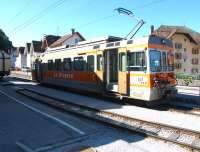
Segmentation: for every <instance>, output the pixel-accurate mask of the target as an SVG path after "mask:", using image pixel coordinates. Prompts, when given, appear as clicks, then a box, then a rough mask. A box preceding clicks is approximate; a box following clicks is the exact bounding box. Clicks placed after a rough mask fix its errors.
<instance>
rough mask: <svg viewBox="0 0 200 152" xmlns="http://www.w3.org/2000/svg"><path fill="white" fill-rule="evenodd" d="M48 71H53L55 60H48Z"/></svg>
mask: <svg viewBox="0 0 200 152" xmlns="http://www.w3.org/2000/svg"><path fill="white" fill-rule="evenodd" d="M48 70H49V71H52V70H53V60H48Z"/></svg>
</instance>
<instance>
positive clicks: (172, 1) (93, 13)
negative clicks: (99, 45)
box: [0, 0, 200, 46]
mask: <svg viewBox="0 0 200 152" xmlns="http://www.w3.org/2000/svg"><path fill="white" fill-rule="evenodd" d="M199 6H200V1H199V0H143V1H141V0H6V1H1V9H0V28H1V29H3V31H4V32H5V33H6V34H7V35H8V36H9V38H10V40H12V41H13V44H14V45H15V46H23V45H25V43H26V42H30V41H31V40H41V38H42V37H43V35H44V34H55V35H57V34H58V35H64V34H67V33H69V32H70V29H71V28H75V29H76V30H77V31H79V32H80V33H81V34H82V35H83V36H84V37H85V38H86V39H90V38H95V37H100V36H105V35H113V36H121V37H124V36H125V35H126V34H127V33H128V32H129V31H130V30H131V28H132V27H133V26H134V25H135V24H136V23H137V21H136V19H135V18H140V19H143V20H145V21H146V24H145V25H144V26H143V27H142V29H141V30H140V31H139V33H138V34H137V36H145V35H148V34H149V32H150V26H151V25H155V27H159V26H160V25H161V24H165V25H182V26H184V25H185V26H187V27H190V28H192V29H194V30H195V31H197V32H200V19H199V16H198V15H199V13H198V11H199ZM118 7H123V8H126V9H129V10H132V11H133V12H134V14H135V18H132V17H129V16H126V15H119V14H118V13H117V12H116V11H114V9H115V8H118Z"/></svg>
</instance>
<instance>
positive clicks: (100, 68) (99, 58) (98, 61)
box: [97, 54, 103, 71]
mask: <svg viewBox="0 0 200 152" xmlns="http://www.w3.org/2000/svg"><path fill="white" fill-rule="evenodd" d="M102 63H103V57H102V55H101V54H98V55H97V70H98V71H102V70H103V64H102Z"/></svg>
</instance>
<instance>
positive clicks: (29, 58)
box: [24, 43, 31, 67]
mask: <svg viewBox="0 0 200 152" xmlns="http://www.w3.org/2000/svg"><path fill="white" fill-rule="evenodd" d="M30 49H31V43H26V46H25V50H24V54H25V55H26V66H25V67H31V62H30V61H31V55H30Z"/></svg>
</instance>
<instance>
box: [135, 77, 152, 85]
mask: <svg viewBox="0 0 200 152" xmlns="http://www.w3.org/2000/svg"><path fill="white" fill-rule="evenodd" d="M131 84H132V85H139V86H140V85H143V86H145V85H147V84H148V79H147V77H146V76H132V77H131Z"/></svg>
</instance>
